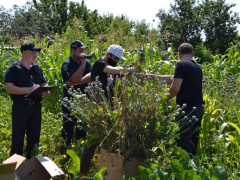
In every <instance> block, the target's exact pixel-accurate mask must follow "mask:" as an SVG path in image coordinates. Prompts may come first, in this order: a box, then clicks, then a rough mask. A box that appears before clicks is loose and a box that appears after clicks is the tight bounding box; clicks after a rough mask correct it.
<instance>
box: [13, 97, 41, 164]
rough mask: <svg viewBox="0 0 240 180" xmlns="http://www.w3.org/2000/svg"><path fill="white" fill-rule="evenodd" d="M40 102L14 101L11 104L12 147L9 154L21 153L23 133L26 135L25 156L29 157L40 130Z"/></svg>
mask: <svg viewBox="0 0 240 180" xmlns="http://www.w3.org/2000/svg"><path fill="white" fill-rule="evenodd" d="M41 109H42V105H41V103H37V104H34V105H29V104H26V103H24V102H17V101H14V103H13V106H12V147H11V155H13V154H15V153H16V154H19V155H23V144H24V137H25V133H26V135H27V147H26V153H27V155H26V157H27V159H30V158H31V151H32V150H33V148H34V145H38V144H39V138H40V131H41V119H42V117H41ZM33 155H36V154H33Z"/></svg>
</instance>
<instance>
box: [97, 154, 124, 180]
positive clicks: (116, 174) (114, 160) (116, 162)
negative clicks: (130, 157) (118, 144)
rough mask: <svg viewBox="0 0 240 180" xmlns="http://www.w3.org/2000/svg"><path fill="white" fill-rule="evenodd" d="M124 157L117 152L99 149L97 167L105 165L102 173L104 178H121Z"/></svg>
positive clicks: (105, 179) (118, 179)
mask: <svg viewBox="0 0 240 180" xmlns="http://www.w3.org/2000/svg"><path fill="white" fill-rule="evenodd" d="M123 163H124V157H123V156H121V155H118V154H117V153H108V152H107V151H106V150H105V149H101V150H100V162H99V169H101V168H103V167H106V168H107V170H106V171H105V172H104V173H103V178H104V180H113V179H114V180H122V178H123V173H124V168H123Z"/></svg>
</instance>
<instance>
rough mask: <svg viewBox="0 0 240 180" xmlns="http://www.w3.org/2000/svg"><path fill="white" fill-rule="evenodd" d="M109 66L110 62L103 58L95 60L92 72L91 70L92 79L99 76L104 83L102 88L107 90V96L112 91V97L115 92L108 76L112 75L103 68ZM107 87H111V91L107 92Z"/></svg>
mask: <svg viewBox="0 0 240 180" xmlns="http://www.w3.org/2000/svg"><path fill="white" fill-rule="evenodd" d="M107 66H109V64H108V63H107V62H106V61H105V60H103V59H99V60H97V61H95V63H94V65H93V68H92V72H91V80H92V81H95V80H96V77H99V78H98V80H99V81H100V82H101V83H102V89H103V90H104V92H105V96H106V97H107V98H109V97H108V94H109V93H110V95H111V97H113V95H114V93H113V86H114V83H113V84H111V85H110V84H109V83H108V78H109V77H110V76H111V74H108V73H105V72H103V70H104V69H105V68H106V67H107ZM112 77H113V79H114V80H115V75H112ZM107 87H109V91H110V92H109V93H108V92H107Z"/></svg>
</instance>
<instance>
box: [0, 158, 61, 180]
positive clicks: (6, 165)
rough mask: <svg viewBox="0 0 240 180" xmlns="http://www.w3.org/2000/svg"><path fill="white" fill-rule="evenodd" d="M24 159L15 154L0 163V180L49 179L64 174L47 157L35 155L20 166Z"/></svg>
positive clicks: (58, 177) (57, 177)
mask: <svg viewBox="0 0 240 180" xmlns="http://www.w3.org/2000/svg"><path fill="white" fill-rule="evenodd" d="M24 160H25V157H22V156H19V155H16V154H15V155H13V156H11V157H10V158H9V159H7V160H6V161H4V162H3V163H2V164H1V165H0V180H49V179H52V178H54V179H60V178H61V177H63V175H64V173H63V171H62V170H61V169H60V168H59V167H58V166H57V165H56V164H55V163H54V162H53V161H51V160H50V159H49V158H48V157H40V156H35V157H33V158H31V159H30V160H29V161H27V162H26V163H24V164H23V165H22V166H20V165H21V163H22V162H23V161H24ZM19 166H20V167H19ZM18 167H19V168H18Z"/></svg>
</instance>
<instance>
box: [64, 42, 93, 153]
mask: <svg viewBox="0 0 240 180" xmlns="http://www.w3.org/2000/svg"><path fill="white" fill-rule="evenodd" d="M86 48H87V46H84V44H83V43H82V42H81V41H79V40H76V41H74V42H72V43H71V46H70V51H71V52H70V57H69V58H68V59H66V60H65V61H64V62H63V64H62V68H61V71H62V77H63V81H64V84H66V86H65V87H64V88H63V95H64V98H71V96H70V95H69V94H68V87H69V86H73V87H74V89H76V90H77V89H78V88H79V89H80V90H81V91H82V92H83V93H84V89H85V87H87V83H88V82H90V81H91V73H90V72H91V70H92V67H91V64H90V62H89V61H88V60H87V59H86V54H85V53H84V52H85V49H86ZM62 111H63V129H62V134H61V136H62V137H63V138H64V139H65V141H66V144H67V145H69V144H70V143H71V141H72V138H73V135H74V129H75V138H76V139H80V138H83V139H84V138H85V135H86V133H85V131H84V130H83V129H82V128H81V127H80V128H79V127H78V128H75V127H77V125H78V123H77V119H76V118H75V117H73V116H71V113H70V111H69V110H68V109H66V108H65V107H64V106H62ZM62 153H64V152H62Z"/></svg>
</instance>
